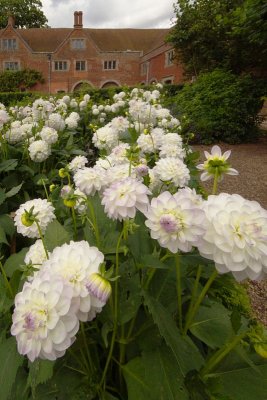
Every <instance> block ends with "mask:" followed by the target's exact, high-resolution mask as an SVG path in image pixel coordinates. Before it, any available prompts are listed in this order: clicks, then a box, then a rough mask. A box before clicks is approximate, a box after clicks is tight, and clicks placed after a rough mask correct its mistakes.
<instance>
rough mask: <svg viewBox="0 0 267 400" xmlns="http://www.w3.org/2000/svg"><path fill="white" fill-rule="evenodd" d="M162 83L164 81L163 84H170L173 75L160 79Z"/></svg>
mask: <svg viewBox="0 0 267 400" xmlns="http://www.w3.org/2000/svg"><path fill="white" fill-rule="evenodd" d="M162 83H164V85H171V84H172V83H173V76H168V77H167V78H164V79H162Z"/></svg>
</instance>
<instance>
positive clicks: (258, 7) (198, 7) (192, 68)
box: [168, 0, 267, 76]
mask: <svg viewBox="0 0 267 400" xmlns="http://www.w3.org/2000/svg"><path fill="white" fill-rule="evenodd" d="M174 7H175V13H176V17H177V21H176V24H175V26H174V27H173V29H172V31H171V33H170V35H169V38H168V41H169V42H171V43H172V44H173V46H174V47H175V49H176V50H177V56H178V57H179V59H180V60H181V61H182V62H183V64H184V65H185V69H186V72H187V73H188V74H189V75H195V76H197V75H198V74H199V73H200V72H206V71H211V70H213V69H214V68H218V67H222V68H227V69H230V70H232V71H233V72H234V73H238V74H239V73H241V72H243V71H247V70H253V69H254V68H259V67H263V68H264V66H266V65H267V59H266V56H267V52H266V48H267V46H266V35H267V33H266V32H267V26H266V15H267V6H266V2H265V1H264V0H219V1H218V0H195V1H190V0H178V1H177V4H176V5H175V6H174Z"/></svg>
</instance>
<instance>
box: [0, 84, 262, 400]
mask: <svg viewBox="0 0 267 400" xmlns="http://www.w3.org/2000/svg"><path fill="white" fill-rule="evenodd" d="M161 98H162V96H161V87H160V86H155V87H154V88H153V89H152V90H146V89H138V88H134V89H131V90H125V91H121V92H119V93H114V96H113V99H112V100H110V99H104V100H102V101H100V102H99V103H96V102H95V101H93V100H92V99H91V98H90V95H89V94H84V95H83V96H81V97H80V98H79V99H78V98H71V97H70V96H67V95H65V96H63V97H62V98H60V99H55V98H50V99H49V100H45V99H42V98H40V99H37V100H35V101H34V102H33V103H32V104H28V105H27V106H22V107H11V108H9V109H7V108H6V107H5V106H3V105H0V110H1V111H2V112H1V113H0V126H1V147H0V151H1V160H2V161H1V163H0V173H1V178H2V179H1V186H0V212H1V215H0V221H1V224H0V245H1V260H0V268H1V279H0V284H1V289H2V295H1V296H2V297H1V303H0V312H1V327H2V332H1V337H0V360H1V362H2V365H3V369H2V374H1V376H0V382H1V399H2V400H8V399H12V400H13V399H14V400H15V399H20V400H21V399H22V400H24V399H25V400H26V399H27V400H28V399H40V400H41V399H47V400H52V399H53V400H56V399H66V398H68V399H73V400H76V399H91V400H94V399H107V400H112V399H113V400H114V399H117V400H122V399H123V400H125V399H129V400H136V399H138V400H142V399H151V400H155V399H162V400H165V399H166V400H169V399H179V400H186V399H188V400H189V399H192V400H193V399H200V400H201V399H203V400H204V399H218V400H219V399H221V400H223V399H227V400H239V399H240V400H241V399H242V400H244V399H245V398H249V399H250V400H253V399H257V400H265V399H266V387H265V386H264V385H263V384H261V381H264V380H265V379H266V375H267V363H266V361H265V359H266V357H267V346H266V340H267V335H266V331H265V330H264V328H263V327H262V326H261V325H260V324H259V323H258V322H257V321H256V320H255V319H254V318H253V315H252V313H251V310H250V308H249V306H248V303H247V297H246V294H245V290H244V286H241V285H240V284H239V283H238V282H237V281H242V280H244V279H247V278H252V279H263V278H265V277H266V273H267V262H266V260H267V246H266V238H267V212H266V210H264V209H263V208H262V207H261V206H260V205H259V204H258V203H256V202H250V201H248V200H246V199H243V198H242V197H241V196H238V195H228V194H220V195H217V194H216V193H217V186H218V183H219V181H220V180H221V179H223V178H224V175H225V174H229V175H231V174H237V173H238V172H237V171H236V170H234V169H233V168H231V166H230V164H229V157H230V153H229V152H228V153H227V154H226V153H225V154H222V153H221V150H220V149H219V148H218V146H215V147H214V148H213V149H212V151H211V153H206V158H207V160H206V161H205V163H204V164H201V165H199V166H198V167H197V166H196V161H197V158H198V155H197V154H195V153H193V152H192V150H191V148H190V147H189V146H188V144H187V138H185V137H183V136H182V135H181V131H182V128H181V125H180V122H179V121H178V120H177V119H176V118H174V117H173V116H172V115H171V113H170V111H169V110H168V109H166V108H164V107H163V105H162V103H161ZM40 142H44V143H45V144H43V143H40ZM36 143H37V144H36ZM198 170H201V171H202V175H201V176H202V178H203V177H204V179H209V178H211V179H213V180H214V185H213V193H212V195H210V196H208V197H207V196H206V197H205V196H202V195H201V193H202V190H201V185H200V183H199V181H198ZM203 171H204V172H203ZM229 179H231V177H230V178H229ZM238 288H240V289H238ZM248 377H249V379H248Z"/></svg>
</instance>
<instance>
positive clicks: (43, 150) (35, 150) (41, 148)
mask: <svg viewBox="0 0 267 400" xmlns="http://www.w3.org/2000/svg"><path fill="white" fill-rule="evenodd" d="M29 154H30V158H31V160H32V161H35V162H43V161H45V160H46V159H47V158H48V157H49V156H50V154H51V147H50V145H49V144H48V143H47V142H45V141H44V140H35V141H33V142H32V143H31V144H30V146H29Z"/></svg>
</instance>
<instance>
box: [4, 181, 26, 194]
mask: <svg viewBox="0 0 267 400" xmlns="http://www.w3.org/2000/svg"><path fill="white" fill-rule="evenodd" d="M23 183H24V182H21V184H20V185H18V186H15V187H13V188H12V189H11V190H9V191H8V192H6V197H12V196H15V194H17V193H18V192H19V191H20V189H21V187H22V185H23Z"/></svg>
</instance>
